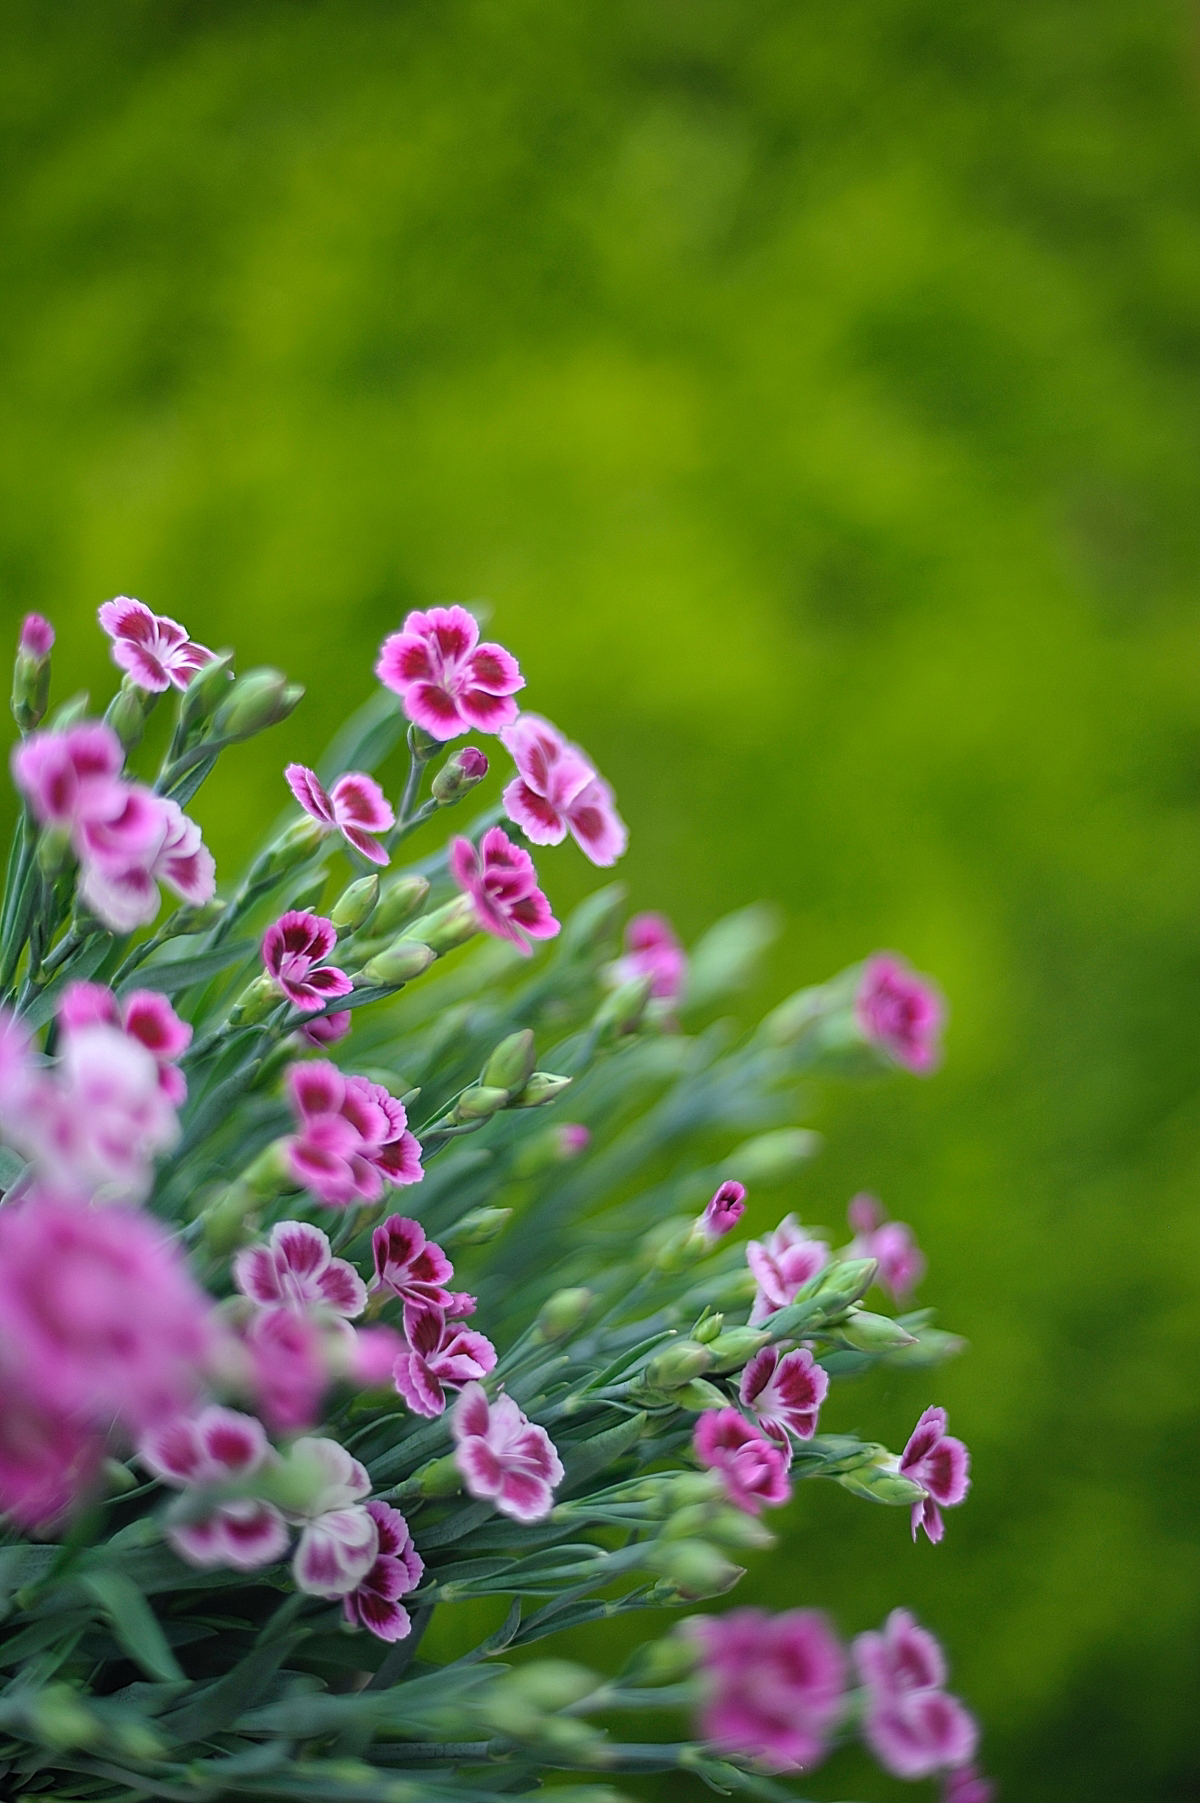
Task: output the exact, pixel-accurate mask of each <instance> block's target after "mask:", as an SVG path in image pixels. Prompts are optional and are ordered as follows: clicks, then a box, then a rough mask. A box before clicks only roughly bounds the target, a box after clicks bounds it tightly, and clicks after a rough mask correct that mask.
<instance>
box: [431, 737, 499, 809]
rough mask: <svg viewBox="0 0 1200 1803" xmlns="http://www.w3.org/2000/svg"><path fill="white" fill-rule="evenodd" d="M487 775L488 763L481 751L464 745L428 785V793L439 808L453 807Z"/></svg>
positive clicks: (472, 746)
mask: <svg viewBox="0 0 1200 1803" xmlns="http://www.w3.org/2000/svg"><path fill="white" fill-rule="evenodd" d="M487 773H488V761H487V759H486V758H485V757H484V755H483V753H482V751H477V750H476V749H475V747H474V745H464V746H463V748H462V750H461V751H456V752H455V753H454V755H453V757H449V758H447V759H446V762H445V763H444V764H443V765H442V767H441V769H440V770H439V771H438V773H437V775H436V776H435V777H434V779H433V781H432V782H431V783H430V785H429V788H430V793H431V794H432V796H433V799H434V800H435V801H436V802H437V803H438V805H439V807H443V808H449V807H453V806H454V803H455V802H456V801H461V800H462V798H463V796H464V795H466V794H468V793H469V792H470V790H472V789H473V788H474V787H475V785H476V784H477V783H481V782H482V781H483V779H484V777H485V776H486V775H487Z"/></svg>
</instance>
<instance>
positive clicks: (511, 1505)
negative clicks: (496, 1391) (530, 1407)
mask: <svg viewBox="0 0 1200 1803" xmlns="http://www.w3.org/2000/svg"><path fill="white" fill-rule="evenodd" d="M450 1428H451V1432H452V1433H453V1435H454V1439H455V1452H454V1459H455V1463H456V1464H457V1466H458V1469H459V1471H460V1472H461V1473H462V1477H463V1482H464V1483H465V1485H466V1487H467V1492H468V1494H469V1495H471V1496H477V1497H479V1498H480V1499H481V1500H484V1501H489V1502H494V1503H495V1505H496V1507H497V1509H499V1510H500V1512H501V1514H502V1515H511V1516H512V1518H513V1520H514V1521H542V1520H543V1519H544V1518H545V1517H546V1516H547V1515H548V1514H549V1513H550V1511H551V1509H552V1508H553V1507H554V1487H555V1485H556V1484H561V1483H562V1480H563V1465H562V1460H561V1459H560V1458H559V1456H558V1453H557V1451H556V1450H555V1446H554V1442H553V1441H552V1440H551V1438H550V1436H549V1434H548V1433H547V1432H546V1430H545V1428H544V1427H538V1425H537V1423H536V1422H533V1421H530V1420H529V1419H528V1418H527V1417H526V1416H525V1415H524V1414H522V1412H521V1410H520V1409H519V1408H518V1407H517V1405H516V1403H515V1402H514V1401H513V1399H512V1397H511V1396H498V1397H497V1398H496V1400H495V1402H491V1403H489V1401H488V1399H487V1392H486V1391H485V1389H484V1387H483V1385H482V1384H468V1385H467V1387H466V1389H465V1390H464V1391H463V1393H462V1395H461V1396H460V1397H459V1399H458V1401H457V1403H456V1404H455V1407H454V1415H453V1418H452V1419H451V1423H450Z"/></svg>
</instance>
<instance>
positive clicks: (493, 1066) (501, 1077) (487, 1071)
mask: <svg viewBox="0 0 1200 1803" xmlns="http://www.w3.org/2000/svg"><path fill="white" fill-rule="evenodd" d="M533 1059H534V1044H533V1032H532V1029H531V1028H529V1027H525V1028H523V1029H522V1031H521V1032H519V1033H510V1034H509V1036H508V1038H507V1039H502V1040H501V1041H500V1044H499V1045H498V1046H497V1047H496V1049H495V1051H494V1052H493V1053H492V1055H491V1057H490V1058H489V1059H488V1061H487V1064H486V1065H485V1066H484V1071H483V1078H482V1081H483V1082H484V1083H487V1084H490V1085H492V1086H493V1087H494V1088H496V1089H506V1090H508V1091H509V1093H510V1094H512V1095H515V1094H517V1093H518V1092H519V1091H520V1090H521V1089H523V1088H524V1086H525V1084H526V1083H527V1082H528V1080H529V1077H530V1073H531V1072H532V1070H533Z"/></svg>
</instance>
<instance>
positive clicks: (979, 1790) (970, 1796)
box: [941, 1765, 996, 1803]
mask: <svg viewBox="0 0 1200 1803" xmlns="http://www.w3.org/2000/svg"><path fill="white" fill-rule="evenodd" d="M995 1795H996V1786H995V1785H994V1784H993V1783H992V1781H991V1779H990V1778H985V1777H984V1775H983V1773H982V1772H981V1771H979V1770H978V1769H977V1767H975V1766H973V1765H962V1766H956V1767H955V1769H954V1770H953V1771H951V1772H947V1774H946V1776H945V1778H944V1779H943V1780H942V1798H941V1803H993V1799H994V1798H995Z"/></svg>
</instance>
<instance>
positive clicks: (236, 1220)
mask: <svg viewBox="0 0 1200 1803" xmlns="http://www.w3.org/2000/svg"><path fill="white" fill-rule="evenodd" d="M262 1201H263V1198H262V1195H261V1193H258V1192H256V1191H254V1190H252V1189H250V1188H249V1186H248V1185H247V1184H245V1183H242V1182H237V1183H229V1184H225V1185H224V1186H222V1187H219V1188H217V1189H216V1190H214V1191H213V1192H212V1194H211V1195H209V1196H208V1197H207V1198H206V1199H205V1204H204V1208H203V1210H202V1212H201V1219H202V1221H203V1222H204V1243H205V1245H206V1246H207V1248H208V1250H209V1251H210V1252H213V1253H215V1254H216V1255H217V1256H218V1257H226V1256H228V1254H229V1253H230V1252H233V1251H234V1250H235V1249H236V1248H237V1247H238V1246H241V1245H243V1244H244V1243H245V1241H246V1240H247V1239H248V1237H249V1233H250V1223H251V1221H252V1220H253V1219H254V1217H255V1215H256V1213H257V1211H258V1209H259V1208H260V1207H261V1206H262Z"/></svg>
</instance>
